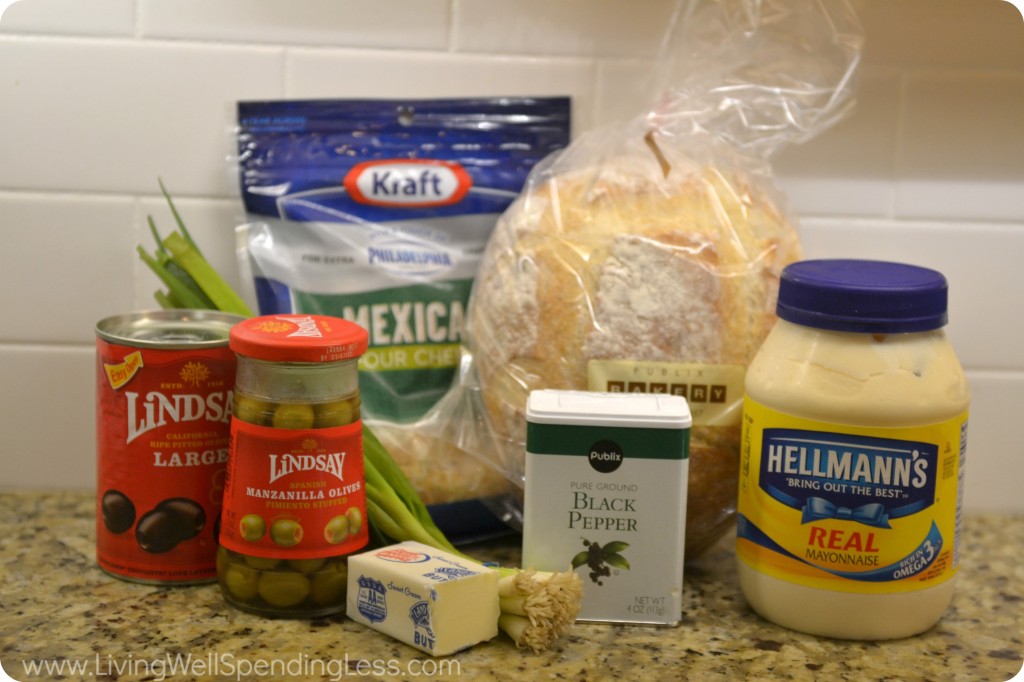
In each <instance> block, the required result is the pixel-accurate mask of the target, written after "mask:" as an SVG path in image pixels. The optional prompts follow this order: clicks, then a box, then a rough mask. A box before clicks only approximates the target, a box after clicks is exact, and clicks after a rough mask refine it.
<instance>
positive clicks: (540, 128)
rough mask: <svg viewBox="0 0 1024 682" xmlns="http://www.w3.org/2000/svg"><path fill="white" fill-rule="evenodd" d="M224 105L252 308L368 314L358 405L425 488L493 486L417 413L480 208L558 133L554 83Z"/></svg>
mask: <svg viewBox="0 0 1024 682" xmlns="http://www.w3.org/2000/svg"><path fill="white" fill-rule="evenodd" d="M236 113H237V127H236V131H235V133H236V134H235V144H236V149H237V160H236V161H237V168H236V170H237V173H238V180H239V185H240V189H241V200H242V203H243V205H244V208H245V222H244V224H242V225H241V226H240V228H239V233H240V234H241V235H242V240H243V242H244V248H243V249H242V268H243V271H244V272H249V273H251V277H252V280H253V282H254V286H255V292H256V298H257V302H258V306H259V311H260V313H261V314H264V315H268V314H273V313H278V312H300V313H301V312H307V313H318V314H326V315H333V316H336V317H342V318H345V319H348V320H351V321H354V322H356V323H358V324H360V325H361V326H363V327H365V328H366V329H367V330H369V332H370V348H369V349H368V351H367V352H366V353H365V354H364V355H363V357H362V358H361V360H360V389H361V394H362V406H361V411H362V417H363V419H364V420H365V421H366V422H367V423H368V424H369V425H370V426H371V427H372V428H373V429H374V432H375V433H376V435H377V436H378V437H379V438H380V440H381V441H382V442H383V443H384V444H385V446H387V447H388V449H389V451H390V452H391V454H392V455H393V456H394V458H395V459H396V461H397V462H398V463H399V464H400V465H401V466H402V467H403V469H404V470H405V472H406V474H407V475H408V476H409V477H410V479H411V480H412V482H413V484H414V485H415V486H416V488H417V490H418V491H419V493H420V495H421V496H422V497H423V499H424V501H425V502H427V503H428V504H439V503H450V502H460V501H465V500H475V499H477V498H479V497H481V496H486V495H497V494H503V493H504V492H505V491H507V489H508V488H509V485H510V484H509V482H508V481H507V479H505V478H504V477H503V476H501V475H500V474H499V473H498V472H497V471H496V470H495V469H494V468H493V467H491V466H488V465H487V464H486V463H485V462H482V461H479V460H476V459H473V458H472V457H470V456H468V455H466V454H465V453H462V452H460V451H459V450H457V449H456V448H454V447H452V446H451V445H450V444H449V443H446V442H436V441H435V440H434V439H432V438H431V437H430V435H429V433H427V431H426V430H424V429H421V428H419V423H420V420H421V419H422V418H423V416H424V414H425V413H426V412H427V411H428V410H430V408H431V407H432V406H433V405H434V404H435V403H436V402H437V401H438V400H439V399H440V398H441V397H443V396H444V395H445V394H446V392H447V391H448V388H449V386H450V385H451V384H452V377H453V375H454V373H455V371H456V368H457V366H458V363H459V361H460V344H461V343H462V341H463V330H464V327H465V319H466V307H467V305H468V298H469V292H470V288H471V285H472V282H473V278H474V276H475V274H476V271H477V268H478V266H479V263H480V258H481V255H482V252H483V249H484V246H485V244H486V243H487V240H488V238H489V236H490V234H491V231H492V230H493V229H494V225H495V222H496V221H497V219H498V217H499V216H500V215H501V213H502V212H503V211H504V210H505V208H507V207H508V206H509V204H510V203H511V202H512V201H513V200H514V199H515V198H516V197H517V196H518V194H519V191H520V190H521V189H522V187H523V184H524V183H525V181H526V178H527V176H528V174H529V172H530V170H531V169H532V168H533V166H534V165H535V164H536V163H537V162H538V161H539V160H541V159H543V158H545V157H546V156H548V155H549V154H550V153H552V152H553V151H555V150H557V149H561V148H563V147H564V146H565V145H566V144H568V141H569V113H570V103H569V100H568V98H564V97H550V98H526V97H518V98H517V97H506V98H492V99H481V98H471V99H437V100H286V101H253V102H239V103H238V104H237V112H236ZM484 512H485V513H486V509H484ZM463 516H464V515H463ZM492 520H493V517H492ZM499 525H500V524H499ZM446 530H449V531H451V532H452V533H453V535H458V534H459V532H460V531H459V529H458V528H456V529H454V530H453V531H452V530H451V526H449V527H447V528H446Z"/></svg>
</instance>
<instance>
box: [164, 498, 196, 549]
mask: <svg viewBox="0 0 1024 682" xmlns="http://www.w3.org/2000/svg"><path fill="white" fill-rule="evenodd" d="M156 508H157V509H159V510H162V511H168V512H172V513H173V514H175V515H176V516H177V517H178V520H179V523H180V534H181V539H182V540H191V539H192V538H194V537H196V536H197V535H199V534H200V533H201V532H202V531H203V526H205V525H206V512H205V511H203V508H202V507H200V506H199V504H198V503H197V502H195V501H193V500H190V499H188V498H187V497H172V498H170V499H167V500H164V501H163V502H161V503H160V504H158V505H157V506H156Z"/></svg>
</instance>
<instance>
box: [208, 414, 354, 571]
mask: <svg viewBox="0 0 1024 682" xmlns="http://www.w3.org/2000/svg"><path fill="white" fill-rule="evenodd" d="M311 421H312V418H311ZM231 433H232V448H231V457H232V462H233V465H232V467H231V476H230V479H229V481H228V484H227V487H226V488H225V492H224V495H225V500H224V516H223V522H222V524H221V535H220V541H221V544H223V545H224V547H226V548H227V549H230V550H232V551H234V552H238V553H239V554H244V555H249V556H256V557H266V558H288V559H320V558H325V557H331V556H338V555H341V554H350V553H352V552H354V551H356V550H358V549H360V548H362V547H363V546H364V545H365V544H366V543H367V541H368V535H367V530H366V524H365V523H363V518H364V510H365V509H366V491H365V489H364V487H363V485H364V484H363V456H362V455H363V448H362V422H358V421H357V422H352V423H350V424H347V425H345V426H335V427H329V428H322V429H308V430H306V429H287V428H275V427H272V426H271V427H268V426H259V425H256V424H249V423H248V422H244V421H242V420H241V419H235V420H234V421H233V423H232V428H231ZM235 460H237V461H238V465H237V466H236V465H234V462H235Z"/></svg>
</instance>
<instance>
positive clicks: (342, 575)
mask: <svg viewBox="0 0 1024 682" xmlns="http://www.w3.org/2000/svg"><path fill="white" fill-rule="evenodd" d="M230 345H231V349H232V350H233V351H234V352H235V353H236V354H237V356H238V374H237V377H236V380H235V394H234V416H233V418H232V420H231V447H230V452H229V459H228V479H227V483H226V485H225V488H224V510H223V517H222V523H221V532H220V544H221V547H220V551H219V553H218V555H217V578H218V581H219V583H220V587H221V592H222V593H223V594H224V598H225V599H227V601H228V602H229V603H231V604H232V605H234V606H236V607H238V608H240V609H243V610H245V611H250V612H253V613H258V614H262V615H266V616H284V617H296V618H304V617H314V616H321V615H326V614H329V613H334V612H337V611H341V610H343V609H344V608H345V586H346V582H347V578H348V571H347V556H348V555H349V554H352V553H353V552H355V551H357V550H359V549H361V548H362V547H364V546H365V545H366V543H367V539H368V536H367V529H366V496H365V490H364V478H363V441H362V422H361V421H360V418H359V383H358V381H359V377H358V371H357V362H358V359H359V356H360V355H362V354H363V352H364V351H365V350H366V347H367V332H366V330H365V329H363V328H362V327H360V326H358V325H356V324H354V323H352V322H347V321H345V320H341V319H338V318H334V317H326V316H320V315H291V314H287V315H268V316H264V317H256V318H251V319H248V320H245V321H244V322H241V323H239V324H237V325H235V327H234V328H232V330H231V339H230Z"/></svg>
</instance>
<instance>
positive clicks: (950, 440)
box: [737, 260, 970, 639]
mask: <svg viewBox="0 0 1024 682" xmlns="http://www.w3.org/2000/svg"><path fill="white" fill-rule="evenodd" d="M946 302H947V284H946V280H945V278H944V277H943V276H942V275H941V274H940V273H938V272H935V271H934V270H928V269H925V268H920V267H915V266H911V265H903V264H898V263H886V262H879V261H859V260H819V261H802V262H798V263H794V264H792V265H790V266H789V267H787V268H786V269H785V270H784V271H783V273H782V278H781V283H780V288H779V296H778V315H779V318H780V319H779V321H778V322H777V324H776V326H775V327H774V328H773V330H772V332H771V333H770V334H769V335H768V337H767V338H766V340H765V342H764V344H763V345H762V347H761V349H760V350H759V351H758V353H757V355H756V357H755V358H754V360H753V361H752V362H751V364H750V367H749V368H748V370H747V376H746V398H745V401H744V416H743V436H742V446H741V462H740V481H739V501H738V509H737V511H738V525H737V556H738V566H739V569H738V570H739V581H740V587H741V589H742V591H743V594H744V596H745V597H746V598H747V601H748V602H749V604H750V605H751V607H752V608H753V609H754V610H755V611H756V612H757V613H759V614H760V615H762V616H763V617H765V618H766V619H768V620H771V621H773V622H775V623H778V624H780V625H783V626H785V627H788V628H791V629H794V630H799V631H802V632H807V633H810V634H816V635H823V636H829V637H838V638H847V639H888V638H897V637H905V636H909V635H913V634H917V633H920V632H923V631H924V630H927V629H928V628H930V627H931V626H932V625H934V624H935V623H936V622H937V621H938V620H939V618H940V617H941V616H942V613H943V612H944V611H945V609H946V607H947V606H948V605H949V603H950V601H951V599H952V596H953V589H954V582H955V575H956V572H957V565H958V558H959V552H958V550H959V542H960V518H961V517H960V510H961V505H962V495H963V487H962V477H963V471H964V462H965V456H966V440H967V411H968V404H969V400H970V393H969V390H968V386H967V380H966V378H965V376H964V373H963V370H962V368H961V366H960V363H959V361H958V360H957V357H956V354H955V353H954V351H953V348H952V346H951V344H950V343H949V340H948V339H947V337H946V335H945V333H944V332H943V330H942V327H943V326H944V325H945V324H946V317H947V313H946Z"/></svg>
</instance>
